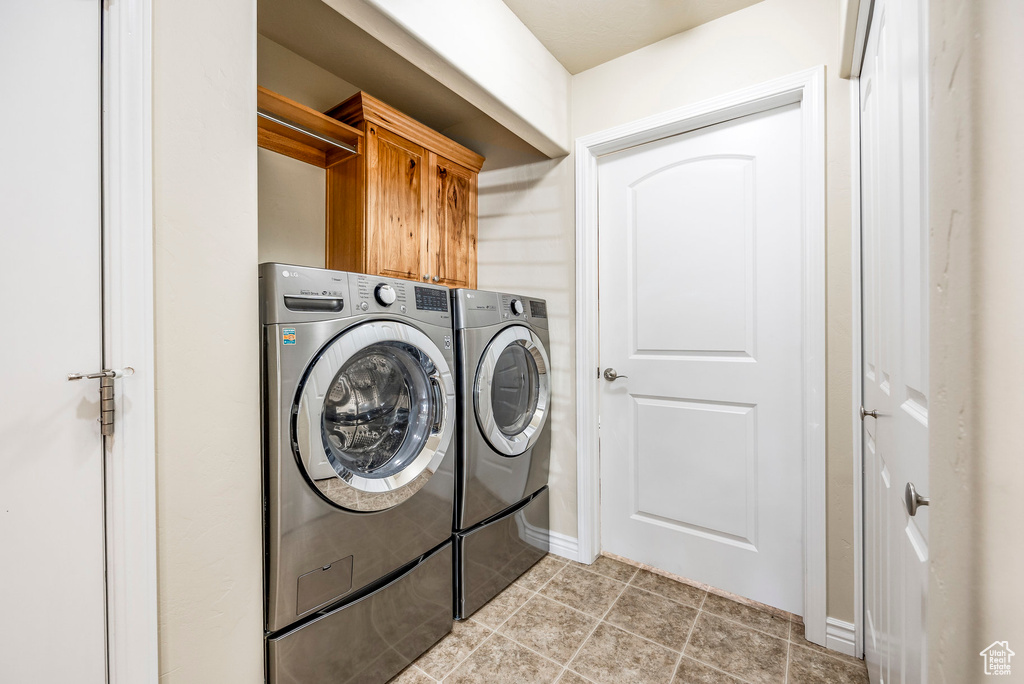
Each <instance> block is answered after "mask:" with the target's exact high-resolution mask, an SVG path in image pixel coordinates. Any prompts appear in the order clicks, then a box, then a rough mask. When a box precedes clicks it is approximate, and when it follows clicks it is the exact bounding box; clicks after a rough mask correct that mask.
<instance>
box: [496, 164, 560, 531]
mask: <svg viewBox="0 0 1024 684" xmlns="http://www.w3.org/2000/svg"><path fill="white" fill-rule="evenodd" d="M572 172H573V171H572V157H571V156H569V157H563V158H561V159H549V160H544V161H541V162H536V163H533V164H526V165H523V166H516V167H511V168H505V169H499V170H495V171H485V172H484V173H481V174H480V189H479V193H480V194H479V207H480V221H479V231H480V235H479V241H478V259H479V272H478V276H477V283H478V287H479V288H480V289H481V290H497V291H500V292H512V293H517V294H522V295H527V296H533V297H541V298H543V299H546V300H547V302H548V315H549V317H550V318H549V324H550V334H551V348H550V349H549V350H548V353H549V355H550V358H551V368H552V369H551V393H552V413H551V418H550V420H551V426H550V427H551V430H552V433H551V475H550V486H551V494H552V496H551V529H552V530H553V531H554V532H555V533H558V534H560V535H564V536H567V537H571V538H572V539H575V538H576V373H575V363H576V356H575V354H574V353H573V349H575V344H576V333H575V319H576V308H575V296H576V256H575V240H574V224H573V216H574V213H573V212H574V209H573V196H572Z"/></svg>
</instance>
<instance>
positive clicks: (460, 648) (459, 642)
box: [415, 620, 491, 679]
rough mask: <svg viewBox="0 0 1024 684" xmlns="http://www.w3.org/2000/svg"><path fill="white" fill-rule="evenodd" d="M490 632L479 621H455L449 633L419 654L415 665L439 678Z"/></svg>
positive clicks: (465, 656) (466, 655)
mask: <svg viewBox="0 0 1024 684" xmlns="http://www.w3.org/2000/svg"><path fill="white" fill-rule="evenodd" d="M490 634H491V630H490V628H488V627H485V626H484V625H481V624H480V623H479V622H474V621H473V620H464V621H462V622H456V623H455V625H454V626H453V627H452V632H451V634H449V635H448V636H446V637H445V638H444V639H441V641H439V642H437V643H436V644H435V645H434V647H433V648H431V649H430V650H429V651H427V652H426V653H424V654H423V655H421V656H420V657H419V659H418V660H417V661H416V663H415V665H416V667H418V668H420V669H421V670H423V671H424V672H426V673H427V674H428V675H430V676H431V677H433V678H434V679H441V678H442V677H444V676H445V675H446V674H448V673H449V672H451V671H452V670H454V669H455V666H456V665H458V664H459V663H460V662H462V661H463V660H464V659H465V658H467V657H468V656H469V654H470V653H472V652H473V649H474V648H476V647H477V646H479V645H480V644H481V643H482V642H483V640H484V639H486V638H487V637H488V636H490Z"/></svg>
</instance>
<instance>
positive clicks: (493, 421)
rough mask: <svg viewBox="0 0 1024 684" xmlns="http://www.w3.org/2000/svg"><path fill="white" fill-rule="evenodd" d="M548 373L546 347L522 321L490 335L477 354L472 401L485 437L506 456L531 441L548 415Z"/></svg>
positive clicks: (528, 446)
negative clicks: (481, 353)
mask: <svg viewBox="0 0 1024 684" xmlns="http://www.w3.org/2000/svg"><path fill="white" fill-rule="evenodd" d="M550 387H551V384H550V374H549V365H548V355H547V351H546V350H545V349H544V345H543V344H542V343H541V341H540V338H538V337H537V336H536V335H535V334H534V333H533V331H532V330H530V329H529V328H527V327H526V326H522V325H513V326H510V327H508V328H505V329H504V330H502V331H501V332H500V333H498V334H497V335H495V336H494V339H492V340H491V342H490V344H488V345H487V349H485V350H484V353H483V356H481V358H480V366H479V368H478V369H477V374H476V382H475V383H474V388H473V403H474V406H475V408H476V417H477V423H478V424H479V426H480V430H481V432H482V433H483V435H484V437H485V438H486V439H487V441H488V443H490V445H491V446H492V447H493V448H494V449H495V450H496V451H497V452H498V453H501V454H504V455H506V456H518V455H519V454H522V453H524V452H525V451H526V450H527V449H529V448H530V447H532V446H533V445H534V443H535V442H536V441H537V439H538V438H539V437H540V430H541V428H542V427H543V426H544V421H545V420H547V416H548V405H549V402H550V391H551V390H550Z"/></svg>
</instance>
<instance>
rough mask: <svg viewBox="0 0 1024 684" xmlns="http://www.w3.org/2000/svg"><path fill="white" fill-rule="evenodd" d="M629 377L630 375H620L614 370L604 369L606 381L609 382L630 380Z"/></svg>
mask: <svg viewBox="0 0 1024 684" xmlns="http://www.w3.org/2000/svg"><path fill="white" fill-rule="evenodd" d="M628 377H629V376H628V375H619V374H618V373H616V372H615V369H614V368H605V369H604V379H605V380H607V381H608V382H615V381H616V380H618V379H619V378H628Z"/></svg>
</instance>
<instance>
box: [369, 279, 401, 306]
mask: <svg viewBox="0 0 1024 684" xmlns="http://www.w3.org/2000/svg"><path fill="white" fill-rule="evenodd" d="M373 296H374V297H375V298H376V299H377V301H378V302H379V303H380V305H381V306H391V305H392V304H394V303H395V300H396V299H398V295H397V294H395V288H393V287H391V286H390V285H388V284H387V283H381V284H380V285H378V286H377V289H375V290H374V291H373Z"/></svg>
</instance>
